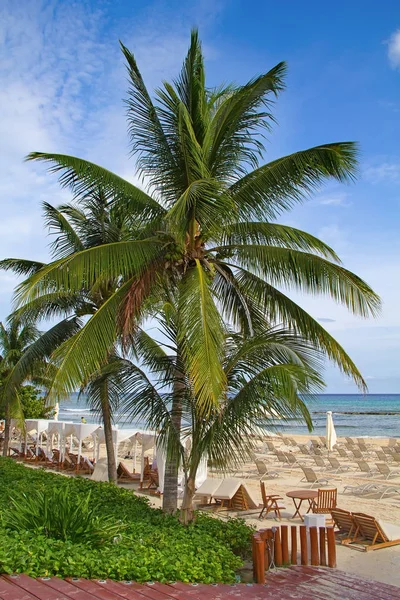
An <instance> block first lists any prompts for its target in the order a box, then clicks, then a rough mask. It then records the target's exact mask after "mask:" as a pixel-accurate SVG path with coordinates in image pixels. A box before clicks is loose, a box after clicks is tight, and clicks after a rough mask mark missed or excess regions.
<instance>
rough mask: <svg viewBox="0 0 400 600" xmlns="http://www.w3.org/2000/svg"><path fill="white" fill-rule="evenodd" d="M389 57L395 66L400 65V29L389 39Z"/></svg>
mask: <svg viewBox="0 0 400 600" xmlns="http://www.w3.org/2000/svg"><path fill="white" fill-rule="evenodd" d="M388 57H389V61H390V64H391V65H392V67H393V68H398V67H400V29H397V30H396V31H395V32H394V33H392V35H391V36H390V38H389V41H388Z"/></svg>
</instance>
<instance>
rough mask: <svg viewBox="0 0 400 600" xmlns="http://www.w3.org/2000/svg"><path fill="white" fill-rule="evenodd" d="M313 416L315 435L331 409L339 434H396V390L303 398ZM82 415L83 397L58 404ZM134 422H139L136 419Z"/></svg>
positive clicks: (399, 417)
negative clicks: (383, 392) (390, 392)
mask: <svg viewBox="0 0 400 600" xmlns="http://www.w3.org/2000/svg"><path fill="white" fill-rule="evenodd" d="M306 402H307V405H308V408H309V410H310V413H311V417H312V420H313V425H314V431H313V434H315V435H324V433H325V423H326V411H327V410H331V411H332V412H333V420H334V423H335V428H336V432H337V435H339V436H345V435H347V436H350V437H352V436H356V437H361V436H368V437H400V394H368V395H366V396H363V395H361V394H322V395H320V396H315V397H313V399H312V400H307V399H306ZM82 416H84V417H85V419H86V421H87V422H88V423H93V422H96V418H95V417H94V416H93V414H92V413H91V412H90V410H89V409H88V408H87V406H86V404H85V402H84V400H80V401H79V402H78V401H77V397H76V396H72V397H71V400H70V401H68V402H63V403H62V404H61V406H60V414H59V420H60V421H75V422H77V421H80V419H81V417H82ZM116 422H117V423H118V424H119V427H131V426H132V424H131V423H127V422H126V416H125V415H122V414H120V415H117V416H116ZM135 425H140V423H136V424H135ZM276 426H277V428H278V430H279V431H282V432H283V433H286V434H288V435H289V434H291V433H293V434H294V433H308V431H307V428H306V427H305V426H304V425H302V424H301V423H298V422H296V421H293V422H292V421H289V422H285V423H283V422H281V421H280V422H276Z"/></svg>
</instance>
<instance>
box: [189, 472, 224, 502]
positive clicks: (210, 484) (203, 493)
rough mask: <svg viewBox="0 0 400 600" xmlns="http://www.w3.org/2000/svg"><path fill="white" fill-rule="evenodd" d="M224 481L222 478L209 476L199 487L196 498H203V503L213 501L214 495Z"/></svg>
mask: <svg viewBox="0 0 400 600" xmlns="http://www.w3.org/2000/svg"><path fill="white" fill-rule="evenodd" d="M221 483H222V479H218V478H217V477H208V478H207V479H206V480H205V481H203V483H202V484H201V486H200V487H198V488H197V490H196V492H195V494H194V498H200V499H202V503H203V504H207V503H211V500H212V497H213V495H214V494H215V492H216V491H217V489H218V488H219V486H220V485H221Z"/></svg>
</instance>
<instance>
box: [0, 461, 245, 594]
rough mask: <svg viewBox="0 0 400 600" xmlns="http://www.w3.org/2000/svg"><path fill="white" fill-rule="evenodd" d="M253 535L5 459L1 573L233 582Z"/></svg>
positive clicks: (0, 476)
mask: <svg viewBox="0 0 400 600" xmlns="http://www.w3.org/2000/svg"><path fill="white" fill-rule="evenodd" d="M44 507H45V509H44ZM77 531H79V535H78V534H77ZM251 533H252V529H251V528H250V527H248V526H247V525H246V524H245V523H244V522H243V521H242V520H240V519H231V520H229V521H227V522H225V521H220V520H218V519H215V518H212V517H210V516H208V515H204V514H199V515H198V516H197V518H196V521H195V522H194V523H192V524H190V525H189V526H187V527H184V526H183V525H182V524H181V523H179V521H178V518H177V517H175V516H172V515H167V514H164V513H163V512H162V511H161V510H159V509H154V508H151V507H150V506H149V504H148V501H147V499H146V498H142V497H139V496H135V495H133V494H132V492H131V491H130V490H127V489H122V488H117V487H116V486H114V485H112V484H109V483H98V482H92V481H89V480H87V479H83V478H78V477H77V478H69V477H63V476H60V475H58V474H54V473H48V472H45V471H44V470H42V469H29V468H26V467H25V466H24V465H20V464H16V463H15V462H14V461H12V460H11V459H4V458H0V572H4V573H26V574H27V575H30V576H32V577H45V576H49V575H56V576H59V577H86V578H99V579H104V578H107V577H108V578H111V579H115V580H123V579H129V580H135V581H139V582H142V581H175V580H179V581H184V582H193V583H194V582H203V583H212V582H226V583H230V582H233V581H234V579H235V570H236V569H237V568H239V567H240V566H241V565H242V559H243V558H245V557H246V556H248V555H249V552H250V540H251Z"/></svg>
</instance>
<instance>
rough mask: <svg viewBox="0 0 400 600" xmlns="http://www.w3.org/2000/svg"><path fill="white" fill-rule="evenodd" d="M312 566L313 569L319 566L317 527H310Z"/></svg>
mask: <svg viewBox="0 0 400 600" xmlns="http://www.w3.org/2000/svg"><path fill="white" fill-rule="evenodd" d="M310 545H311V564H312V566H313V567H318V565H319V554H318V531H317V528H316V527H310Z"/></svg>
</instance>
